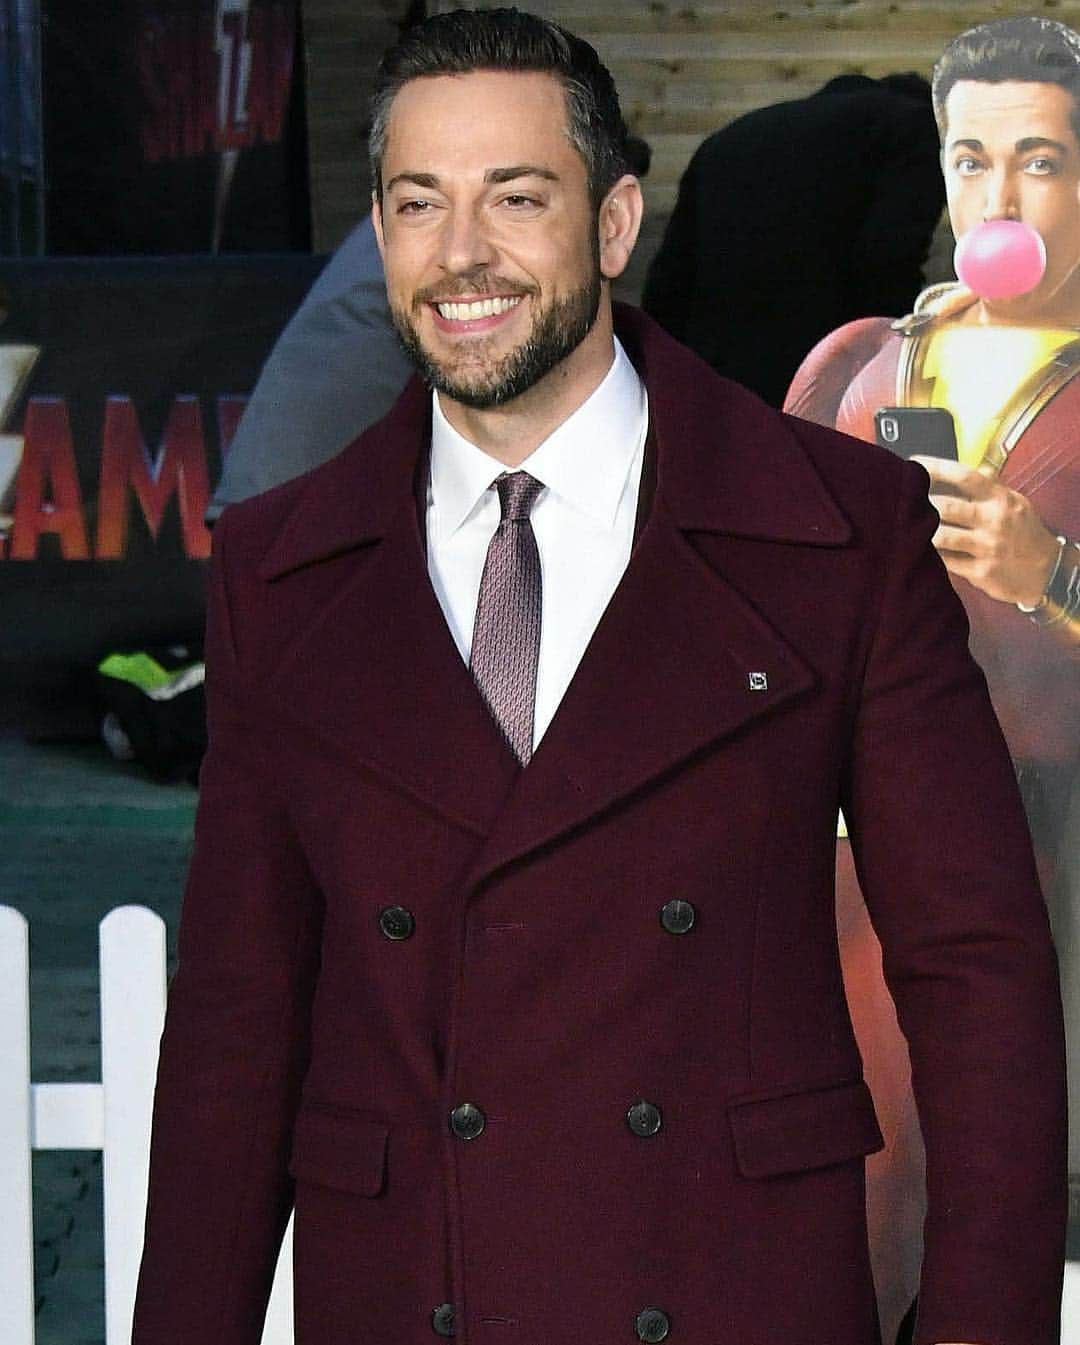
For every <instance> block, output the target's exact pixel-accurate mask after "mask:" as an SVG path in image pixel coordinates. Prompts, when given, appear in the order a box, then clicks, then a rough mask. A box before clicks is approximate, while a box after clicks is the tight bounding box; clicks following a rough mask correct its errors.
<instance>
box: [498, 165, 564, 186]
mask: <svg viewBox="0 0 1080 1345" xmlns="http://www.w3.org/2000/svg"><path fill="white" fill-rule="evenodd" d="M519 177H542V178H546V180H547V181H548V182H558V180H559V175H558V173H554V172H552V170H551V169H550V168H540V167H539V166H538V165H537V164H533V163H516V164H513V165H512V166H511V167H509V168H489V169H488V170H487V172H486V173H485V174H484V181H485V182H495V183H498V182H513V181H514V179H515V178H519Z"/></svg>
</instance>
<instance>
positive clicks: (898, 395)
mask: <svg viewBox="0 0 1080 1345" xmlns="http://www.w3.org/2000/svg"><path fill="white" fill-rule="evenodd" d="M972 301H973V296H971V295H970V293H969V292H968V291H965V290H963V289H962V288H961V287H959V286H956V285H948V286H938V287H935V288H934V289H932V290H929V291H927V292H926V293H925V294H924V295H922V296H920V299H919V302H918V304H917V306H916V310H915V312H914V313H913V314H912V315H911V316H910V317H907V318H904V319H901V320H900V321H898V322H893V321H892V320H891V319H888V318H864V319H860V320H859V321H856V322H852V323H848V324H847V325H846V326H843V327H840V328H838V329H837V330H836V331H834V332H832V333H831V334H830V335H829V336H827V337H826V338H825V339H824V340H822V341H821V342H819V344H818V345H817V346H816V347H815V348H814V349H813V350H812V351H811V353H810V354H809V355H808V356H807V358H806V360H805V361H804V362H803V364H802V366H801V367H800V368H799V370H798V372H797V373H796V375H795V378H794V380H793V381H792V384H791V388H790V389H789V391H788V395H787V398H786V400H785V404H784V409H785V410H786V411H789V412H791V413H793V414H795V415H797V416H801V417H803V418H804V419H807V420H813V421H816V422H817V423H818V424H821V425H828V426H830V427H835V428H836V429H839V430H843V431H844V432H845V433H847V434H851V435H854V436H855V437H856V438H860V439H865V440H868V441H870V442H873V441H874V439H875V424H874V416H875V412H877V411H878V410H879V409H880V408H881V407H883V406H919V405H923V406H925V405H928V404H929V394H930V387H929V385H928V384H927V381H926V379H925V378H924V377H923V376H922V375H923V368H922V357H923V355H924V354H925V348H926V344H927V341H928V338H929V337H930V336H931V335H932V333H933V332H934V330H935V327H936V326H937V325H938V324H941V323H944V322H946V321H948V320H949V318H952V317H954V316H955V315H956V314H957V313H959V312H962V311H963V309H964V308H966V307H967V306H968V305H969V304H970V303H971V302H972ZM1017 372H1018V379H1019V381H1018V386H1017V388H1016V390H1015V392H1014V393H1013V395H1012V398H1011V399H1010V401H1009V402H1008V403H1007V408H1006V412H1005V414H1004V415H1003V417H1002V421H1001V424H1000V427H999V430H998V432H997V436H996V442H995V443H994V444H992V445H991V449H990V451H988V454H987V458H988V460H991V462H992V465H994V466H996V467H997V469H998V470H997V475H998V478H999V479H1000V480H1001V481H1002V482H1003V483H1004V484H1006V485H1008V486H1010V487H1011V488H1012V489H1013V490H1016V491H1019V492H1020V493H1021V494H1023V495H1024V496H1026V497H1027V499H1028V500H1029V501H1030V502H1031V504H1032V505H1033V506H1034V508H1035V509H1036V510H1037V512H1038V514H1039V516H1040V517H1041V519H1042V520H1043V522H1044V523H1045V524H1046V526H1047V527H1048V528H1049V529H1050V530H1051V531H1052V532H1054V533H1056V534H1061V535H1063V536H1065V537H1067V538H1069V539H1076V538H1078V537H1080V379H1078V378H1076V377H1075V375H1076V374H1078V373H1080V333H1078V339H1077V340H1076V341H1074V342H1071V343H1069V344H1066V345H1065V346H1064V348H1062V349H1060V350H1059V351H1058V353H1057V354H1056V356H1055V357H1054V358H1053V359H1052V361H1051V362H1050V363H1048V364H1044V365H1042V366H1041V367H1039V368H1036V369H1032V370H1027V371H1023V372H1021V371H1019V370H1018V371H1017ZM953 582H954V586H955V587H956V589H957V592H958V593H959V595H960V597H961V599H962V601H963V603H964V606H965V608H966V610H967V613H968V618H969V620H970V622H971V646H972V650H973V652H974V653H975V655H976V657H977V658H978V660H979V662H980V664H981V665H982V668H983V670H984V672H985V673H986V678H987V682H988V684H989V687H990V692H991V696H992V698H993V701H994V706H995V708H996V710H997V713H998V717H999V719H1000V720H1001V724H1002V728H1003V729H1004V732H1005V736H1006V739H1007V741H1008V743H1009V748H1010V751H1011V753H1012V756H1013V760H1014V762H1015V764H1016V767H1017V775H1018V778H1019V781H1020V785H1021V790H1022V792H1023V794H1024V798H1025V804H1026V805H1027V809H1028V816H1029V820H1030V822H1031V826H1032V833H1033V836H1034V839H1035V843H1036V849H1037V852H1038V855H1039V860H1040V867H1041V871H1042V875H1043V880H1044V885H1045V890H1046V892H1047V895H1048V897H1049V896H1050V894H1051V888H1052V885H1053V877H1054V870H1055V859H1056V857H1057V855H1058V854H1059V853H1062V854H1063V853H1064V850H1063V849H1062V847H1063V846H1064V845H1066V844H1070V843H1071V844H1074V843H1075V837H1074V838H1072V840H1071V841H1070V840H1068V839H1066V838H1065V837H1064V830H1065V826H1066V813H1067V811H1068V808H1069V800H1070V796H1071V794H1072V791H1073V790H1074V789H1075V786H1076V774H1077V762H1078V759H1080V676H1078V673H1080V639H1078V631H1077V628H1076V623H1075V622H1073V623H1064V624H1063V625H1062V626H1060V627H1057V628H1054V627H1049V628H1047V627H1041V626H1038V625H1036V624H1035V623H1034V622H1033V621H1032V620H1030V619H1029V617H1027V616H1025V615H1024V614H1023V613H1022V612H1021V611H1020V610H1018V609H1017V608H1016V607H1015V606H1013V605H1012V604H1011V603H1005V602H1000V601H997V600H996V599H994V598H991V597H989V596H987V595H986V594H985V593H983V592H981V591H980V590H979V589H977V588H975V587H974V586H973V585H972V584H970V583H968V582H967V581H966V580H964V579H959V578H954V581H953ZM971 802H972V806H973V807H978V782H977V781H975V780H973V781H972V794H971ZM837 894H838V895H837V900H838V909H839V927H840V937H841V951H842V955H843V961H844V973H845V981H846V984H847V989H848V995H849V1000H850V1002H851V1008H852V1015H853V1018H854V1019H855V1025H856V1029H857V1032H858V1036H859V1042H860V1047H861V1048H862V1051H863V1054H864V1057H865V1061H866V1070H867V1078H868V1080H869V1082H870V1084H871V1087H872V1089H873V1091H874V1095H875V1098H876V1099H877V1100H878V1104H879V1112H880V1119H881V1123H882V1130H883V1132H884V1134H885V1138H886V1148H885V1150H884V1151H883V1152H882V1153H881V1154H879V1155H877V1156H876V1157H875V1158H874V1159H873V1160H872V1161H871V1163H870V1164H868V1166H867V1186H868V1191H867V1203H868V1213H869V1218H870V1235H871V1240H872V1251H873V1257H874V1267H875V1277H876V1279H877V1282H878V1294H879V1300H880V1307H881V1315H882V1326H883V1328H884V1331H885V1339H886V1340H887V1341H888V1340H891V1339H892V1338H893V1331H894V1328H895V1325H896V1322H897V1321H898V1318H899V1316H900V1314H901V1313H902V1312H903V1310H904V1305H905V1304H906V1302H908V1301H909V1300H910V1298H911V1296H912V1295H913V1293H914V1292H915V1288H916V1286H917V1282H918V1263H919V1259H920V1249H921V1220H922V1208H923V1196H922V1189H921V1188H922V1177H921V1167H922V1158H921V1140H920V1137H919V1132H918V1124H917V1120H916V1116H915V1111H914V1104H913V1101H912V1098H911V1091H910V1083H909V1080H910V1068H909V1065H908V1059H907V1048H906V1044H905V1043H904V1039H903V1037H902V1036H901V1034H900V1030H899V1028H898V1026H897V1023H896V1017H895V1013H894V1011H893V1009H892V1004H891V1001H890V999H889V997H888V994H887V992H886V990H885V987H884V982H883V980H882V976H881V951H880V947H879V945H878V942H877V939H876V937H875V936H874V933H873V930H872V929H871V927H870V923H869V919H868V917H867V915H866V910H865V907H864V905H863V902H862V897H861V894H860V893H859V890H858V884H857V881H856V878H855V873H854V868H853V865H852V860H851V852H850V847H849V846H848V844H847V843H846V841H844V842H841V843H840V846H839V853H838V865H837Z"/></svg>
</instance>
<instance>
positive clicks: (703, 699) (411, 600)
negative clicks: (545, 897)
mask: <svg viewBox="0 0 1080 1345" xmlns="http://www.w3.org/2000/svg"><path fill="white" fill-rule="evenodd" d="M619 317H620V323H619V335H620V338H621V339H622V341H623V343H624V345H625V346H626V347H627V350H628V352H629V354H630V356H631V358H632V360H633V361H634V363H635V365H636V366H637V368H638V370H639V372H641V374H642V375H643V377H644V378H645V381H646V385H647V387H648V390H649V399H650V408H651V417H652V422H653V444H654V448H655V453H656V463H655V466H656V496H655V500H654V502H653V505H652V510H651V513H650V516H649V519H648V522H647V523H646V524H645V526H644V529H643V530H642V532H641V534H640V536H639V538H638V541H637V543H636V545H635V548H634V553H633V556H632V557H631V561H630V564H629V566H628V568H627V571H626V574H625V575H624V576H623V579H622V581H621V583H620V585H619V587H618V588H617V590H616V592H615V594H614V596H613V598H612V601H611V603H610V604H609V606H608V609H607V611H606V612H605V614H604V616H603V618H602V619H601V621H600V623H599V625H598V627H597V629H596V632H595V634H594V636H593V639H592V641H591V642H590V644H589V647H588V649H587V650H586V653H585V656H584V658H583V659H582V661H581V664H580V666H579V668H578V670H577V673H576V675H575V677H574V679H573V681H572V682H571V684H570V687H569V688H568V690H567V692H566V695H565V696H564V698H563V701H562V703H561V705H560V707H559V710H558V712H557V714H556V716H555V718H554V719H553V721H552V723H551V725H550V727H549V728H548V731H547V733H546V734H545V736H544V738H543V740H542V741H541V743H540V745H539V748H538V750H537V752H536V753H535V755H534V756H533V759H532V761H531V762H530V764H529V766H528V767H527V768H526V769H525V770H524V771H520V770H519V768H518V767H517V764H516V762H515V761H514V759H513V757H512V756H511V754H510V752H509V750H508V749H507V747H506V745H505V743H504V742H503V739H502V736H501V734H500V733H499V731H498V729H497V728H496V727H495V725H494V723H493V722H492V720H491V718H490V716H489V714H488V712H487V710H486V708H485V707H484V704H483V702H482V701H481V699H480V696H479V694H478V692H477V691H476V688H475V686H474V685H473V682H472V679H471V677H470V675H469V672H468V669H467V668H466V667H465V665H464V663H463V661H462V659H461V657H460V655H459V653H458V651H457V648H456V646H455V645H454V642H453V638H452V636H451V635H450V632H449V629H448V628H447V625H446V621H445V618H444V617H443V614H442V610H441V608H440V607H439V604H438V600H437V598H436V596H435V593H434V591H433V589H432V587H431V583H430V580H429V578H428V574H427V566H426V561H425V557H424V546H423V539H422V537H421V535H420V531H419V526H418V521H417V510H416V496H415V492H416V489H417V476H418V473H419V472H420V471H422V470H423V467H424V466H425V465H426V453H425V451H424V450H426V446H427V443H428V442H429V438H430V425H429V400H428V394H427V393H426V392H425V390H424V389H423V387H422V386H421V385H420V384H419V383H418V382H416V381H414V382H413V383H412V384H411V385H410V387H409V388H408V389H407V391H406V393H405V394H404V395H403V397H402V399H401V401H400V402H399V403H398V405H397V406H396V407H395V409H394V411H393V412H392V413H391V415H390V416H389V417H388V418H387V420H385V421H383V422H381V424H380V425H378V426H376V427H375V428H374V429H372V430H371V431H369V432H368V433H367V434H366V435H365V436H364V437H363V438H362V439H361V440H359V441H358V442H357V443H356V444H354V445H353V446H351V447H350V448H349V449H347V450H346V452H345V453H344V454H343V455H342V457H341V458H339V459H337V460H336V461H335V463H334V464H330V465H328V467H327V468H324V469H322V470H321V471H320V472H319V473H317V474H316V475H315V476H313V477H312V478H311V484H310V486H309V487H308V489H307V491H306V493H305V494H304V495H302V496H301V498H300V500H299V502H298V504H297V506H296V508H295V509H294V510H293V513H292V515H291V517H290V518H289V520H288V522H287V524H286V526H285V527H284V529H283V530H282V532H281V534H280V536H279V538H278V539H277V540H276V541H275V543H274V544H273V545H272V546H271V548H270V550H269V551H268V552H267V554H266V556H265V557H264V558H263V562H262V565H261V566H260V575H261V577H262V578H263V579H265V580H266V581H267V582H269V583H272V584H279V585H288V584H291V583H296V582H304V579H303V577H304V576H305V575H306V576H308V579H307V582H312V581H311V578H310V576H311V575H312V574H313V573H316V572H321V581H320V582H318V583H317V594H318V597H319V599H320V600H319V601H314V602H307V603H306V608H307V610H310V612H311V616H310V618H309V619H307V620H306V621H305V622H304V625H303V629H302V630H301V631H300V633H299V638H298V639H296V640H293V641H292V644H293V645H294V646H299V647H302V649H303V657H304V661H305V672H304V677H303V694H302V696H298V695H297V694H296V693H297V681H296V679H295V678H293V677H291V676H290V675H289V670H288V666H287V663H288V661H287V660H286V661H284V662H283V664H282V665H281V666H280V667H279V669H278V670H277V675H272V676H271V677H270V678H269V684H270V686H271V687H272V688H273V691H274V694H275V695H276V697H277V699H278V703H279V705H280V707H281V708H282V709H283V710H285V711H286V712H288V713H290V714H291V715H292V716H293V717H294V718H295V717H301V718H303V719H304V721H305V722H306V723H308V724H309V725H310V726H311V727H312V728H313V729H314V730H315V731H316V732H319V733H320V734H321V735H322V736H323V737H324V739H326V740H327V741H328V742H333V743H335V744H336V745H338V746H339V747H341V748H343V749H344V750H346V751H347V752H349V753H350V754H351V755H353V756H355V758H357V759H358V760H359V761H361V762H363V763H364V764H366V765H367V766H368V767H370V768H371V769H373V770H375V771H377V772H378V773H379V774H380V775H381V776H383V777H384V778H386V779H387V780H388V781H390V782H392V783H394V784H395V785H396V786H397V787H399V788H402V789H404V790H405V791H407V792H408V793H410V794H411V795H413V796H414V797H416V798H417V799H418V800H419V801H421V802H422V803H424V804H425V805H426V806H429V807H431V808H434V809H435V810H437V811H438V812H439V813H440V814H442V815H443V816H445V817H446V818H447V819H448V820H450V821H453V822H455V823H457V824H458V825H461V826H464V827H466V828H468V829H469V830H471V831H473V832H475V833H476V834H478V835H482V836H484V837H486V845H485V846H484V849H483V851H482V854H481V856H480V860H479V863H478V865H477V868H476V871H475V877H476V878H480V877H483V876H484V875H485V874H487V873H490V872H491V871H493V870H494V869H496V868H498V867H500V866H502V865H503V864H506V863H509V862H511V861H512V860H514V859H516V858H519V857H521V856H522V855H524V854H526V853H527V852H528V851H530V850H532V849H535V848H536V847H537V846H540V845H542V844H544V843H546V842H547V841H550V840H552V839H554V838H555V837H557V836H559V835H561V834H563V833H565V832H567V831H568V830H570V829H572V828H575V827H577V826H580V825H582V824H584V823H585V822H587V821H588V819H589V818H591V817H594V816H596V815H597V814H598V813H600V812H602V811H603V810H604V809H605V808H608V807H610V806H611V805H612V804H613V803H615V802H616V801H617V800H619V799H620V798H624V797H626V796H627V795H629V794H630V793H632V792H633V791H635V790H637V789H639V788H641V787H642V786H644V785H645V784H647V782H648V781H649V780H651V779H654V778H656V777H657V776H658V775H660V774H662V773H663V772H664V771H666V770H669V769H671V768H672V767H673V766H675V765H677V764H678V763H679V762H681V761H685V760H686V759H688V758H689V757H691V756H693V755H694V754H695V753H696V752H699V751H701V750H703V749H705V748H707V747H709V746H710V745H712V744H714V743H716V742H717V741H718V740H720V739H723V738H724V737H725V736H727V735H730V734H732V733H735V732H736V731H738V730H740V729H742V728H743V727H745V726H746V725H747V724H749V723H750V722H751V721H753V720H754V719H755V718H757V717H758V716H760V715H763V714H771V713H773V712H774V711H775V710H777V709H778V708H779V707H781V706H783V705H786V704H788V703H789V702H790V701H791V700H793V699H794V698H795V697H797V696H799V695H801V694H803V693H805V692H806V691H807V690H808V689H809V688H811V687H812V686H813V684H814V680H815V679H814V673H813V670H812V669H811V668H810V667H809V666H807V664H806V663H805V662H804V661H803V660H802V659H801V658H800V657H799V655H798V654H796V652H795V651H794V650H793V649H791V648H790V647H789V646H788V644H787V642H786V641H785V640H784V638H783V636H782V635H781V634H780V633H779V632H778V631H776V630H775V629H774V628H773V627H772V626H771V625H770V622H769V619H768V613H767V612H764V611H762V610H761V609H760V607H759V606H758V605H757V603H755V595H754V594H751V593H745V592H740V591H738V590H737V589H736V587H735V586H734V585H732V584H731V583H730V582H729V581H728V579H727V578H726V577H725V576H724V575H723V574H722V573H719V572H718V571H717V570H716V569H714V568H713V567H712V566H711V565H710V564H708V563H707V562H706V561H705V560H704V559H702V557H701V556H700V555H699V553H698V551H697V550H696V549H695V546H694V544H693V542H694V536H695V534H697V533H701V532H706V533H708V532H711V533H724V534H727V535H729V536H735V537H741V538H745V539H747V540H748V542H750V543H751V544H753V543H754V542H760V541H771V542H781V543H786V544H788V545H790V546H792V547H797V546H798V545H810V546H838V545H843V544H845V543H846V541H847V540H848V537H849V531H850V530H849V527H848V524H847V521H846V519H845V518H844V516H843V515H842V514H841V513H840V511H839V509H838V508H837V506H836V505H835V504H834V503H833V501H832V500H831V498H830V497H829V495H828V493H827V492H826V490H825V487H824V485H823V483H822V482H821V480H820V478H819V477H818V475H817V472H816V471H815V469H814V468H813V466H812V465H811V463H810V462H809V460H808V459H807V457H806V455H805V453H804V452H803V449H802V447H801V445H800V444H799V441H798V439H797V437H796V435H795V434H794V433H793V432H792V431H791V429H790V428H789V427H788V424H787V422H786V420H785V419H784V418H782V417H779V416H778V415H777V414H776V413H775V412H774V411H772V410H771V409H770V408H767V407H765V406H764V404H762V403H761V402H759V401H758V400H757V398H755V397H753V396H752V395H750V394H749V393H746V392H744V391H743V390H742V389H739V388H736V387H735V386H734V385H733V384H729V383H726V382H725V381H724V380H718V379H717V377H716V375H715V374H714V373H713V372H712V370H710V369H708V368H707V367H706V366H705V365H703V364H701V363H700V362H699V361H698V360H697V359H696V358H695V357H693V356H691V355H689V354H688V352H686V351H685V350H684V349H683V348H682V347H680V346H678V345H676V344H675V343H674V342H672V341H670V340H669V339H668V338H666V337H665V336H664V335H663V334H662V333H660V332H659V330H658V329H657V328H656V327H655V326H653V324H651V323H649V322H648V320H647V319H645V318H643V317H641V316H639V315H634V314H632V313H631V312H628V311H625V310H624V311H622V312H620V314H619ZM795 554H797V552H796V553H795Z"/></svg>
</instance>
